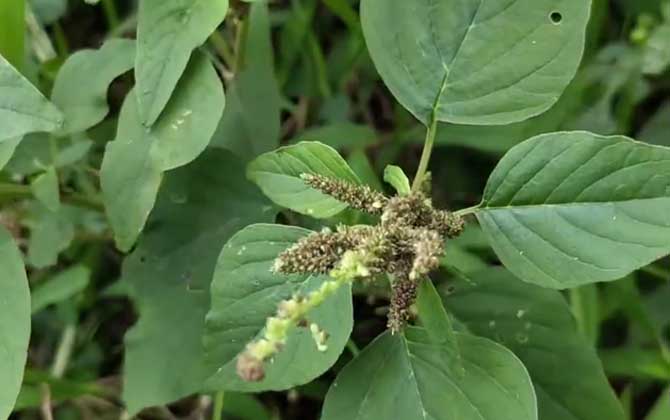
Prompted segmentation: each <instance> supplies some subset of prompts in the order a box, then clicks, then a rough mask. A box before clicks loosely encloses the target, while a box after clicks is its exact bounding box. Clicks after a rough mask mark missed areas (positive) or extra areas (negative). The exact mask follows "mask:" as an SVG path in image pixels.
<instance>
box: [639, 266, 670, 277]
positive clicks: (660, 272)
mask: <svg viewBox="0 0 670 420" xmlns="http://www.w3.org/2000/svg"><path fill="white" fill-rule="evenodd" d="M640 270H641V271H643V272H645V273H647V274H650V275H652V276H654V277H658V278H659V279H661V280H665V281H668V280H670V272H668V271H666V270H664V269H662V268H660V267H656V266H654V265H648V266H646V267H642V268H641V269H640Z"/></svg>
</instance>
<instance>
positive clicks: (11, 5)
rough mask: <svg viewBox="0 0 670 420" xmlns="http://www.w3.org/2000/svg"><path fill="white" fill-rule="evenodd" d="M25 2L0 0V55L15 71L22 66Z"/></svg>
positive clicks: (23, 0)
mask: <svg viewBox="0 0 670 420" xmlns="http://www.w3.org/2000/svg"><path fill="white" fill-rule="evenodd" d="M25 9H26V3H25V0H0V54H1V55H2V56H3V57H4V58H5V59H7V61H9V62H10V63H11V64H12V65H13V66H14V67H16V69H18V70H19V71H21V70H22V69H23V64H24V55H25V52H24V38H25Z"/></svg>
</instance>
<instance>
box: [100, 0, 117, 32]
mask: <svg viewBox="0 0 670 420" xmlns="http://www.w3.org/2000/svg"><path fill="white" fill-rule="evenodd" d="M102 8H103V10H104V11H105V19H106V20H107V26H108V27H109V30H110V31H112V30H114V29H115V28H116V27H117V26H119V22H120V20H119V12H117V10H116V4H115V3H114V0H102Z"/></svg>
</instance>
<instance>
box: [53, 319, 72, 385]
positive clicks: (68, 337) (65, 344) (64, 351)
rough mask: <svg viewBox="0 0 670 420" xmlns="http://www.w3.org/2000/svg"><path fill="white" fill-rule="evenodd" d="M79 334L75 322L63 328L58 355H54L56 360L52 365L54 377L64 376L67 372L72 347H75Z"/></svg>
mask: <svg viewBox="0 0 670 420" xmlns="http://www.w3.org/2000/svg"><path fill="white" fill-rule="evenodd" d="M76 334H77V326H76V325H75V324H68V325H67V326H66V327H65V330H63V334H62V335H61V339H60V343H59V344H58V350H57V351H56V356H55V357H54V362H53V365H52V367H51V374H52V375H53V376H54V378H62V377H63V375H64V374H65V369H67V365H68V364H69V363H70V356H71V355H72V349H73V348H74V340H75V337H76Z"/></svg>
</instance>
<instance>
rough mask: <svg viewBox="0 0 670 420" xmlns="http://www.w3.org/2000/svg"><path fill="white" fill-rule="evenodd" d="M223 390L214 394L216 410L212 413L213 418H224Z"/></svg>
mask: <svg viewBox="0 0 670 420" xmlns="http://www.w3.org/2000/svg"><path fill="white" fill-rule="evenodd" d="M223 397H224V393H223V391H219V392H217V393H216V394H215V395H214V412H213V413H212V420H221V419H222V418H223Z"/></svg>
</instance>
